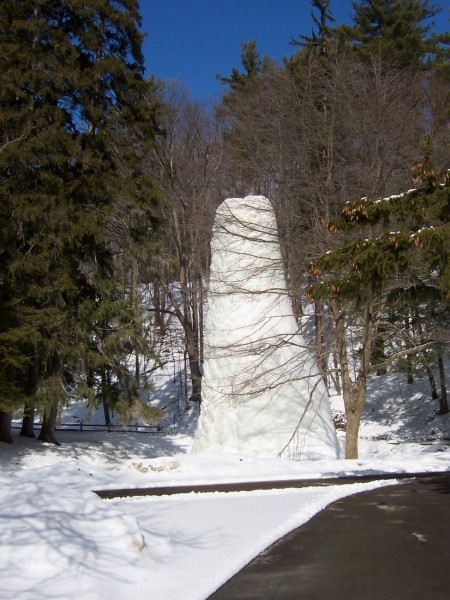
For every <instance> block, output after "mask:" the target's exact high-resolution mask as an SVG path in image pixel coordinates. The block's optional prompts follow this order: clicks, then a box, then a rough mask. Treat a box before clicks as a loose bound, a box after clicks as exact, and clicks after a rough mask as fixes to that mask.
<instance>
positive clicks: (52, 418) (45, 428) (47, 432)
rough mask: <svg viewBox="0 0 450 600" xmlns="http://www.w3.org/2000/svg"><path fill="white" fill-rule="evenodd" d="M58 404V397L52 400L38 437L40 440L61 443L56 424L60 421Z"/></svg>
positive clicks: (58, 444)
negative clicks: (57, 435)
mask: <svg viewBox="0 0 450 600" xmlns="http://www.w3.org/2000/svg"><path fill="white" fill-rule="evenodd" d="M58 404H59V403H58V400H57V399H54V400H52V403H51V406H50V408H49V410H48V411H47V412H46V413H45V414H44V418H43V420H42V428H41V431H40V433H39V437H38V440H39V441H40V442H47V443H49V444H55V445H56V446H60V445H61V444H60V443H59V442H58V440H57V439H56V436H55V431H56V424H57V421H58Z"/></svg>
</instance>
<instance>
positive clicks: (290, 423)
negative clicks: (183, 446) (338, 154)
mask: <svg viewBox="0 0 450 600" xmlns="http://www.w3.org/2000/svg"><path fill="white" fill-rule="evenodd" d="M211 252H212V263H211V274H210V287H209V296H208V318H207V324H206V331H205V363H204V377H203V384H202V385H203V388H202V390H203V392H202V397H203V403H202V412H201V415H200V418H199V423H198V429H197V433H196V436H195V440H194V445H193V451H194V452H201V451H208V452H217V451H227V452H239V453H245V454H249V455H255V456H267V457H270V456H285V457H289V458H292V459H297V460H298V459H300V458H331V457H337V456H338V452H339V450H338V448H339V446H338V442H337V438H336V432H335V429H334V425H333V420H332V417H331V411H330V406H329V401H328V395H327V391H326V388H325V386H324V384H323V382H322V380H321V378H320V376H319V373H318V370H317V367H316V364H315V360H314V358H313V356H312V354H311V352H310V350H309V349H308V348H307V344H306V342H305V340H304V338H303V336H302V335H301V334H300V333H299V327H298V323H297V321H296V319H295V317H294V314H293V309H292V303H291V300H290V298H289V295H288V293H287V288H286V282H285V277H284V272H283V264H282V258H281V252H280V245H279V239H278V231H277V225H276V220H275V214H274V211H273V209H272V206H271V204H270V202H269V200H268V199H267V198H265V197H263V196H247V197H246V198H230V199H228V200H226V201H225V202H223V203H222V204H221V205H220V206H219V208H218V210H217V214H216V218H215V223H214V230H213V239H212V244H211Z"/></svg>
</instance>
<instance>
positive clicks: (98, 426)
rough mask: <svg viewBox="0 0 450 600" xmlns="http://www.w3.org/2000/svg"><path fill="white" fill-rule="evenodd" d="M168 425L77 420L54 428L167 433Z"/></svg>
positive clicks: (36, 425) (18, 426)
mask: <svg viewBox="0 0 450 600" xmlns="http://www.w3.org/2000/svg"><path fill="white" fill-rule="evenodd" d="M11 428H12V429H21V428H22V424H21V423H14V422H13V423H12V424H11ZM170 428H171V427H170V425H164V426H161V425H160V426H157V425H140V424H138V423H135V424H134V425H127V426H125V425H109V426H108V425H105V424H104V423H103V424H102V423H85V422H84V421H78V422H76V423H60V424H59V425H58V427H57V428H56V431H107V432H109V433H111V432H118V433H167V432H168V431H169V430H170ZM33 429H36V430H39V429H41V423H34V425H33Z"/></svg>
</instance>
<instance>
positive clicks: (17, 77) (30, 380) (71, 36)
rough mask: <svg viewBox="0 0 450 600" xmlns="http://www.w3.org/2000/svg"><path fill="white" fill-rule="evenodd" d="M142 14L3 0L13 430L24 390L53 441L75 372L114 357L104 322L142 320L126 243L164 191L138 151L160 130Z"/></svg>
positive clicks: (3, 420) (3, 191)
mask: <svg viewBox="0 0 450 600" xmlns="http://www.w3.org/2000/svg"><path fill="white" fill-rule="evenodd" d="M139 26H140V16H139V12H138V2H137V0H121V1H119V0H114V1H113V0H90V1H88V2H83V3H76V2H75V3H74V2H64V1H62V0H61V1H54V0H40V1H39V2H36V1H32V0H23V1H22V2H15V1H14V0H5V1H4V2H2V6H1V9H0V47H1V53H0V111H1V120H0V219H1V232H2V233H1V237H0V262H1V265H2V266H1V273H0V303H1V311H2V315H3V318H2V322H1V324H0V390H1V391H0V439H3V440H4V441H10V440H11V437H10V433H9V429H8V423H9V420H10V417H11V413H12V411H13V410H14V409H15V408H17V407H18V406H20V405H22V404H23V402H24V400H26V401H27V405H28V407H32V406H33V404H34V403H37V404H38V406H39V409H40V411H41V413H42V415H43V419H44V421H43V428H42V431H41V439H44V440H46V441H51V442H55V441H56V440H55V438H54V428H55V423H56V417H57V413H58V409H59V407H60V403H61V401H62V399H63V398H64V390H63V386H62V379H63V374H64V370H65V369H67V366H70V367H71V368H72V369H84V368H85V366H86V364H89V362H90V361H92V357H93V356H94V355H98V353H102V354H103V357H102V360H104V361H106V362H108V364H110V366H111V368H114V362H115V358H116V357H113V356H112V355H111V354H109V355H108V354H107V353H106V352H105V348H101V347H100V346H101V343H100V341H99V340H100V339H101V337H100V335H99V332H100V331H104V329H105V322H106V321H107V322H108V327H112V326H114V329H115V330H116V331H119V330H122V332H123V337H126V336H129V334H130V331H129V330H127V329H126V327H125V326H124V324H125V321H126V322H127V323H134V319H133V314H132V312H130V310H129V309H130V307H129V306H126V307H125V308H124V302H125V304H126V298H125V295H124V292H123V289H121V284H119V282H118V280H117V279H116V278H115V249H117V245H118V244H119V245H120V246H121V247H120V253H121V255H123V254H124V253H126V251H127V248H130V244H128V242H130V243H131V242H133V243H134V242H135V241H136V240H140V239H144V236H147V235H148V234H149V233H150V235H151V233H152V232H151V228H152V225H153V215H152V211H153V210H154V205H153V206H152V201H153V200H154V198H155V193H154V190H153V185H152V181H151V180H149V179H148V178H147V177H146V175H145V173H144V171H143V170H142V169H141V167H140V164H141V157H140V155H139V152H140V150H141V149H142V148H143V147H144V146H145V145H146V144H148V143H151V141H152V140H153V139H154V134H155V116H154V115H155V112H154V105H153V103H152V101H151V97H152V93H153V91H152V85H151V83H149V82H148V81H146V80H145V79H144V67H143V57H142V53H141V42H142V34H141V33H140V31H139ZM118 207H121V208H120V211H121V213H120V214H119V210H118ZM136 212H138V213H139V214H140V215H141V218H140V219H139V220H138V219H134V220H133V219H130V220H129V221H128V222H127V224H126V226H121V227H120V232H121V236H122V239H120V240H117V239H114V238H115V237H116V235H117V227H118V223H121V222H122V217H123V216H124V215H133V214H134V213H136ZM122 245H123V246H122ZM105 313H107V315H106V316H105ZM125 315H126V317H125ZM130 315H131V316H130ZM111 324H114V325H111ZM94 350H95V352H94ZM31 410H32V408H31ZM2 424H3V425H4V427H3V430H2V429H1V425H2Z"/></svg>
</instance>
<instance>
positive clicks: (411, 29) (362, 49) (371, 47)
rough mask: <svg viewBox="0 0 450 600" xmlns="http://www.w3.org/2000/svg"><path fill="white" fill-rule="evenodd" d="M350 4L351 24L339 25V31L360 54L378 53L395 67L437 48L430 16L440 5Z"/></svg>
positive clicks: (421, 1) (406, 0)
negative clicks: (351, 6) (351, 7)
mask: <svg viewBox="0 0 450 600" xmlns="http://www.w3.org/2000/svg"><path fill="white" fill-rule="evenodd" d="M352 4H353V23H354V25H353V26H348V25H341V26H340V27H339V28H338V33H339V34H340V35H341V36H342V37H343V38H344V39H348V40H349V41H350V42H351V43H352V44H353V46H354V48H355V49H357V50H358V52H359V53H360V54H361V56H363V57H367V56H370V54H375V55H378V54H379V53H381V55H382V56H384V57H385V58H389V60H391V61H396V63H397V64H398V66H411V65H414V64H418V63H420V62H423V61H424V60H425V59H426V57H427V55H429V53H433V52H435V51H436V44H437V42H436V38H435V37H434V36H432V35H430V31H431V28H432V23H431V22H430V19H432V18H433V17H434V16H436V15H437V14H438V12H439V8H438V7H437V6H436V5H435V4H434V3H432V2H430V0H361V1H360V2H352Z"/></svg>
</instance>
